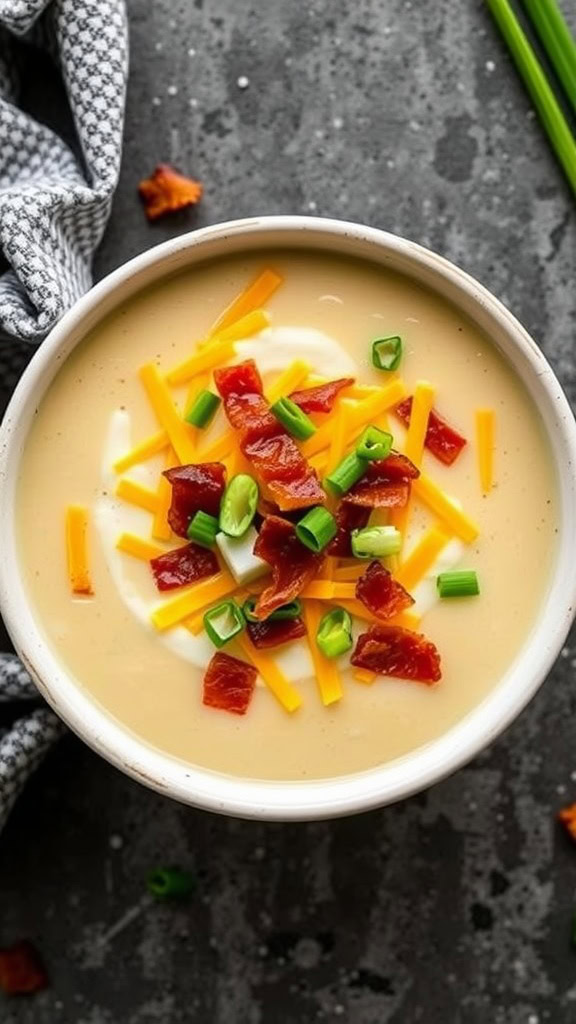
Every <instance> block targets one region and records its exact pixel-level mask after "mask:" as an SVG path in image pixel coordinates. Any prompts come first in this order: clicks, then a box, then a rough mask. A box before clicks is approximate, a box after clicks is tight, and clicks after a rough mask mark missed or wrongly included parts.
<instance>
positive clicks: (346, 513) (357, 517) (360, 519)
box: [328, 501, 370, 558]
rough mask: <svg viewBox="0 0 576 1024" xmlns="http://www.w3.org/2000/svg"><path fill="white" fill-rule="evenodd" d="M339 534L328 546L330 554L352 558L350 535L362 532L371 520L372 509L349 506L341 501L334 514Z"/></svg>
mask: <svg viewBox="0 0 576 1024" xmlns="http://www.w3.org/2000/svg"><path fill="white" fill-rule="evenodd" d="M334 518H335V519H336V524H337V526H338V533H337V534H336V536H335V537H334V540H333V541H332V542H331V543H330V544H329V546H328V554H329V555H336V556H337V557H338V558H352V548H351V546H350V534H351V533H352V530H362V529H363V528H364V527H365V526H366V525H367V523H368V520H369V519H370V509H369V508H364V507H363V506H362V505H347V504H346V503H345V502H344V501H341V502H340V504H339V505H338V508H337V509H336V512H335V513H334Z"/></svg>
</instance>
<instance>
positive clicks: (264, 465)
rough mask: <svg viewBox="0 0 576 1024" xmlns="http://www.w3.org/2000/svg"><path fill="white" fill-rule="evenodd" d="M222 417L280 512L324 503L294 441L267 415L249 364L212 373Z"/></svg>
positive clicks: (257, 377) (257, 376) (253, 366)
mask: <svg viewBox="0 0 576 1024" xmlns="http://www.w3.org/2000/svg"><path fill="white" fill-rule="evenodd" d="M214 382H215V384H216V387H217V388H218V391H219V392H220V395H221V396H222V398H223V400H224V409H225V411H226V415H227V417H228V419H229V421H230V423H231V425H232V426H233V427H235V428H236V429H238V430H240V431H241V438H240V448H241V450H242V452H243V454H244V455H245V456H246V458H247V459H249V461H250V462H251V463H252V465H253V466H254V469H255V471H256V473H257V475H258V477H259V478H260V480H261V482H262V483H263V484H264V485H265V487H266V490H267V492H268V497H269V498H271V499H272V500H274V501H275V502H276V503H277V505H278V507H279V508H280V509H281V510H287V509H293V508H306V507H307V506H308V505H318V504H321V503H322V502H324V501H325V500H326V495H325V494H324V491H323V490H322V488H321V487H320V484H319V483H318V478H317V476H316V474H315V472H314V470H313V469H311V467H310V466H309V465H308V463H307V462H306V459H305V458H304V456H303V455H302V454H301V452H300V450H299V448H298V446H297V444H296V442H295V441H294V439H293V438H292V437H291V436H290V435H289V434H288V433H287V431H286V430H285V429H284V427H283V426H282V425H281V424H280V423H279V422H278V420H277V419H276V417H275V416H273V415H272V413H271V412H270V410H269V407H268V402H267V401H266V399H265V398H264V395H263V388H262V380H261V378H260V374H259V373H258V370H257V368H256V364H255V363H254V361H253V360H252V359H248V360H246V361H245V362H243V363H239V364H238V365H236V366H227V367H224V368H222V369H220V370H215V371H214Z"/></svg>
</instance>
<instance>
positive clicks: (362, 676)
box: [352, 668, 378, 686]
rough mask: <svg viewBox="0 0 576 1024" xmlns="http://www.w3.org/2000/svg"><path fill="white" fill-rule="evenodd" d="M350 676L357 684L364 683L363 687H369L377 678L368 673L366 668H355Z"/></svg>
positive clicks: (373, 674) (372, 673) (374, 674)
mask: <svg viewBox="0 0 576 1024" xmlns="http://www.w3.org/2000/svg"><path fill="white" fill-rule="evenodd" d="M352 675H353V677H354V679H356V680H357V682H359V683H364V685H365V686H371V685H372V683H373V682H374V680H375V679H377V678H378V676H377V675H376V673H375V672H369V671H368V669H367V668H355V669H354V671H353V673H352Z"/></svg>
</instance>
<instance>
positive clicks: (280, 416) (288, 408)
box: [270, 398, 316, 441]
mask: <svg viewBox="0 0 576 1024" xmlns="http://www.w3.org/2000/svg"><path fill="white" fill-rule="evenodd" d="M270 412H271V413H272V414H273V415H274V416H275V417H276V419H277V420H278V422H279V423H281V424H282V426H283V427H285V429H286V430H287V431H288V433H289V434H291V435H292V437H295V438H296V439H297V440H298V441H306V440H307V439H308V438H309V437H312V434H315V433H316V427H315V426H314V424H313V422H312V420H311V419H310V417H309V416H307V415H306V413H305V412H302V409H300V408H299V406H297V405H296V402H293V401H292V399H290V398H280V399H278V401H277V402H274V404H273V405H271V406H270Z"/></svg>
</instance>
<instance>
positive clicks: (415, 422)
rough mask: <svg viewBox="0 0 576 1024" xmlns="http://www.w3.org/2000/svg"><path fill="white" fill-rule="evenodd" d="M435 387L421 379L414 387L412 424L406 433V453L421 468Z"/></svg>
mask: <svg viewBox="0 0 576 1024" xmlns="http://www.w3.org/2000/svg"><path fill="white" fill-rule="evenodd" d="M435 394H436V392H435V389H434V388H433V387H432V385H431V384H430V383H429V381H427V380H419V381H417V382H416V387H415V388H414V397H413V398H412V411H411V413H410V424H409V427H408V431H407V433H406V441H405V444H404V454H405V455H406V457H407V458H408V459H410V462H413V463H414V465H415V466H417V467H418V469H420V466H421V465H422V454H423V452H424V442H425V440H426V431H427V430H428V418H429V416H430V412H431V410H432V406H433V405H434V397H435Z"/></svg>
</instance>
